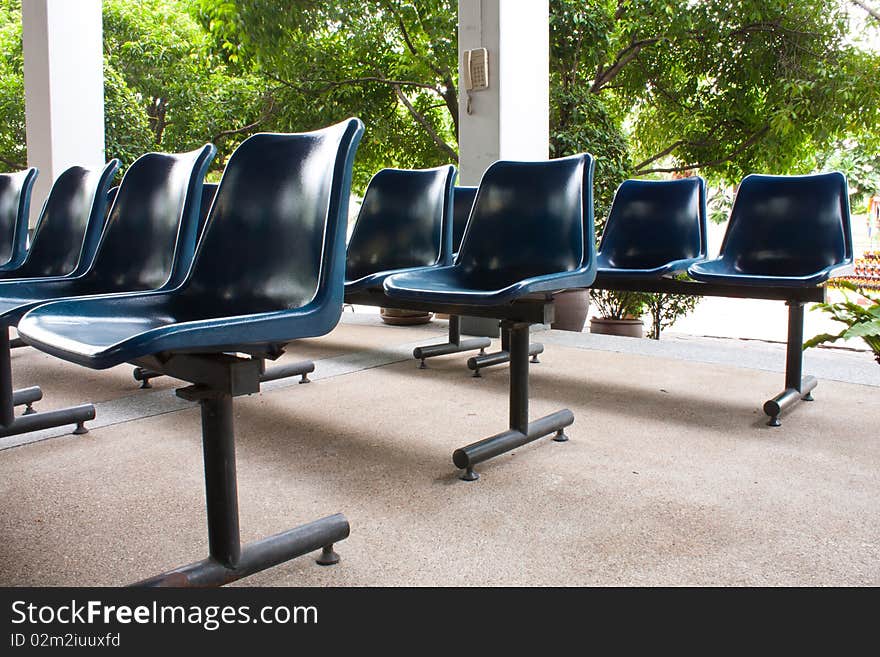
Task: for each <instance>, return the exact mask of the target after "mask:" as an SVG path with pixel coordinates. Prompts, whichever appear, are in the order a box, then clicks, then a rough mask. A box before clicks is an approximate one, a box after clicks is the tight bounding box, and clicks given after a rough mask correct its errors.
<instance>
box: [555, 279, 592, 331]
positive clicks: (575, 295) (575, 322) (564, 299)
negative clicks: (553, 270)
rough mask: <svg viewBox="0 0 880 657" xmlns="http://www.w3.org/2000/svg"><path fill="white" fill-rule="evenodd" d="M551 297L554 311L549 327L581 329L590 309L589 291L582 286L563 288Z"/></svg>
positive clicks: (563, 329)
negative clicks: (554, 307)
mask: <svg viewBox="0 0 880 657" xmlns="http://www.w3.org/2000/svg"><path fill="white" fill-rule="evenodd" d="M553 299H554V301H555V304H554V305H555V306H556V313H555V318H554V320H553V323H552V324H551V325H550V328H553V329H557V330H560V331H575V332H577V333H580V332H581V331H583V330H584V324H586V322H587V313H588V312H589V310H590V291H589V290H586V289H583V288H579V289H572V290H563V291H562V292H560V293H558V294H555V295H553Z"/></svg>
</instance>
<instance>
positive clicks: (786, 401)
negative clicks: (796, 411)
mask: <svg viewBox="0 0 880 657" xmlns="http://www.w3.org/2000/svg"><path fill="white" fill-rule="evenodd" d="M818 383H819V382H818V381H817V380H816V377H814V376H805V377H804V378H803V379H801V385H800V389H798V388H786V389H785V390H783V391H782V392H780V393H779V394H778V395H776V396H775V397H774V398H773V399H770V400H768V401H766V402H764V414H765V415H767V416H768V417H769V418H770V419H769V420H768V421H767V424H768V425H770V426H771V427H778V426H780V425H781V424H782V422H780V421H779V416H780V415H781V414H782V412H783V411H784V410H786V409H788V408H790V407H792V406H794V405H795V404H796V403H798V402H799V401H801V400H805V401H808V400H810V399H812V396H811V395H810V393H811V392H812V391H813V390H814V389H815V388H816V386H817V385H818Z"/></svg>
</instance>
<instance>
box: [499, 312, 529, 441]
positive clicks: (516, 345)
mask: <svg viewBox="0 0 880 657" xmlns="http://www.w3.org/2000/svg"><path fill="white" fill-rule="evenodd" d="M505 324H506V322H505ZM514 327H515V328H513V327H511V326H510V325H509V324H508V325H507V326H504V325H502V327H501V330H502V336H503V335H504V334H507V335H508V342H509V345H508V348H509V349H510V404H509V406H510V408H509V411H510V422H509V428H510V429H511V430H513V431H519V432H521V433H528V430H529V325H528V324H515V325H514Z"/></svg>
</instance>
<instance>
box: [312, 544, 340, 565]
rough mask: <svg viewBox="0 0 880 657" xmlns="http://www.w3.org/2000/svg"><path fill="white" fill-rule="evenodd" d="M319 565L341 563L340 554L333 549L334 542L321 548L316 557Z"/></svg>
mask: <svg viewBox="0 0 880 657" xmlns="http://www.w3.org/2000/svg"><path fill="white" fill-rule="evenodd" d="M315 563H316V564H318V565H319V566H333V565H336V564H338V563H339V555H338V554H337V553H336V552H335V551H334V550H333V543H331V544H330V545H325V546H324V547H323V548H321V554H320V555H319V556H318V558H317V559H315Z"/></svg>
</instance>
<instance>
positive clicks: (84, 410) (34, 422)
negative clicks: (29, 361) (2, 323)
mask: <svg viewBox="0 0 880 657" xmlns="http://www.w3.org/2000/svg"><path fill="white" fill-rule="evenodd" d="M42 398H43V392H42V391H41V390H40V389H39V388H38V387H36V386H32V387H29V388H22V389H21V390H14V389H13V388H12V355H11V353H10V349H9V327H2V328H0V437H6V436H16V435H18V434H22V433H28V432H30V431H40V430H41V429H50V428H52V427H61V426H64V425H66V424H73V425H76V426H75V428H74V430H73V433H75V434H83V433H88V429H86V427H85V424H84V423H85V422H86V421H88V420H94V419H95V407H94V406H93V405H91V404H81V405H79V406H71V407H69V408H60V409H58V410H55V411H48V412H44V413H36V412H34V410H33V408H32V407H31V404H33V402H35V401H38V400H40V399H42ZM22 404H24V405H26V406H27V409H26V410H25V413H24V415H21V416H20V417H16V416H15V407H16V406H20V405H22Z"/></svg>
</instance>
